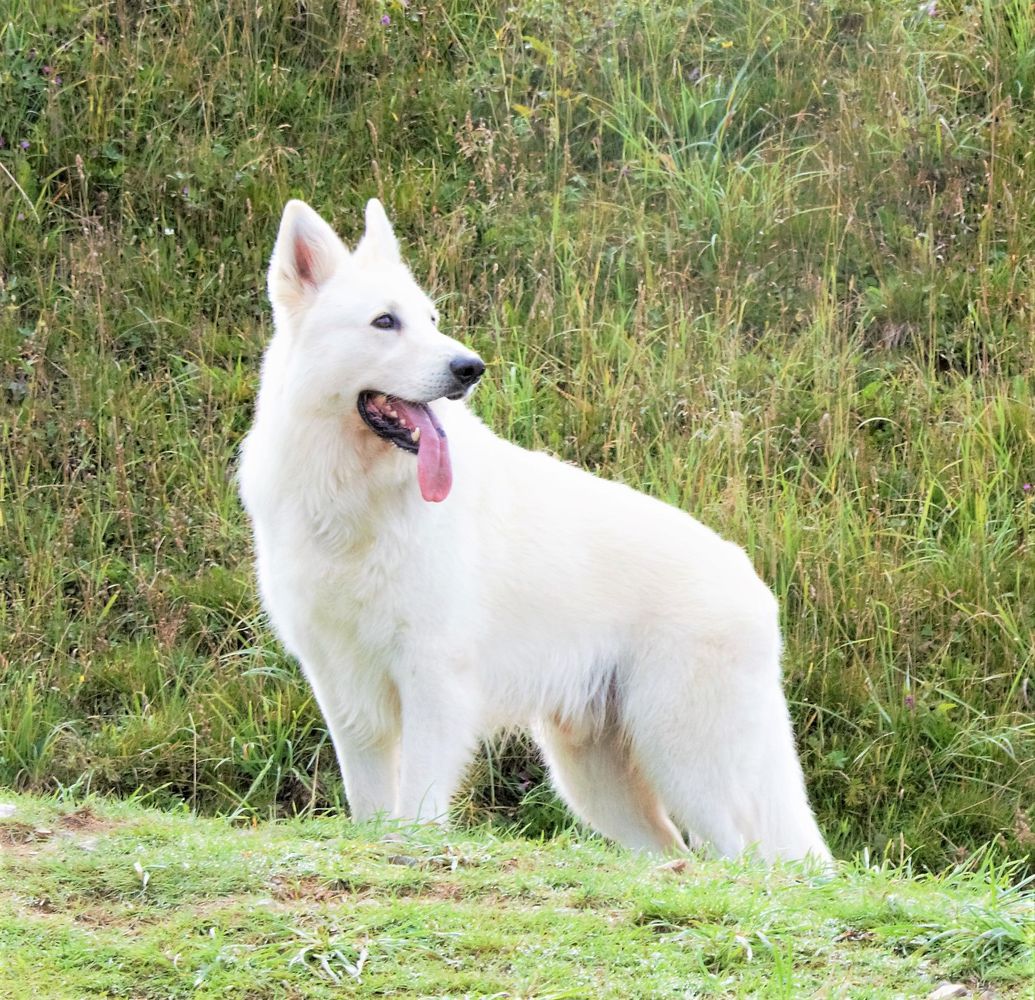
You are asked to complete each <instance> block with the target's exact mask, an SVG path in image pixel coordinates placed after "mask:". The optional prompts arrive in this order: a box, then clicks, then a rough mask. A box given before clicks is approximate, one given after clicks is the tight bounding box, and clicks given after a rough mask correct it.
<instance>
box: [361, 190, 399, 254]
mask: <svg viewBox="0 0 1035 1000" xmlns="http://www.w3.org/2000/svg"><path fill="white" fill-rule="evenodd" d="M366 224H367V228H366V231H365V232H364V233H363V238H362V239H361V240H360V241H359V243H358V244H357V245H356V250H355V254H356V256H358V257H363V256H369V257H373V258H376V259H378V260H388V261H392V262H398V261H401V260H402V257H401V256H400V254H399V241H398V240H397V239H396V238H395V231H394V230H393V229H392V224H391V223H390V222H389V221H388V216H387V215H385V209H384V206H383V205H382V204H381V202H379V201H378V200H377V199H376V198H371V199H370V201H368V202H367V210H366Z"/></svg>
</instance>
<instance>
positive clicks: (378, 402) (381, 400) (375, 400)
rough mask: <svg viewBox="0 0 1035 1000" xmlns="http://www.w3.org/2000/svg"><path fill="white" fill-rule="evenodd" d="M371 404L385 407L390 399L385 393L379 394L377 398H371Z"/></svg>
mask: <svg viewBox="0 0 1035 1000" xmlns="http://www.w3.org/2000/svg"><path fill="white" fill-rule="evenodd" d="M370 402H371V403H373V404H374V406H384V405H385V403H387V402H388V397H387V396H386V395H385V394H384V393H383V392H379V393H378V394H377V395H376V396H371V397H370Z"/></svg>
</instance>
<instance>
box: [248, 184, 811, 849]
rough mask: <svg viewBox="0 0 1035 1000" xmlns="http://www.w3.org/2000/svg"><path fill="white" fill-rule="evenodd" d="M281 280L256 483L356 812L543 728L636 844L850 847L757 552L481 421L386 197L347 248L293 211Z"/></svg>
mask: <svg viewBox="0 0 1035 1000" xmlns="http://www.w3.org/2000/svg"><path fill="white" fill-rule="evenodd" d="M269 295H270V300H271V302H272V304H273V315H274V320H275V329H276V332H275V334H274V336H273V339H272V340H271V341H270V344H269V347H268V349H267V351H266V356H265V360H264V362H263V367H262V383H261V388H260V392H259V398H258V407H257V413H256V416H255V423H254V426H253V427H252V430H251V432H250V433H249V435H248V437H247V439H246V441H245V443H244V447H243V457H242V463H241V471H240V486H241V495H242V497H243V499H244V503H245V505H246V507H247V510H248V513H249V515H250V516H251V520H252V523H253V526H254V530H255V545H256V550H257V553H258V577H259V584H260V588H261V591H262V597H263V600H264V603H265V606H266V608H267V610H268V611H269V614H270V617H271V618H272V620H273V624H274V626H275V628H276V630H277V633H278V634H279V636H280V637H281V639H282V640H283V642H284V644H285V645H286V646H287V648H288V649H289V650H290V651H291V652H292V653H293V654H294V655H295V656H297V657H298V659H299V660H300V661H301V664H302V667H303V669H304V670H305V673H306V676H307V677H308V679H309V681H310V682H311V684H312V686H313V690H314V692H315V694H316V698H317V701H318V702H319V705H320V708H321V710H322V712H323V714H324V717H325V718H326V720H327V726H328V728H329V730H330V733H331V737H332V739H333V741H334V747H335V750H336V751H337V755H338V761H339V763H340V765H341V769H342V773H343V775H344V779H345V790H346V794H347V795H348V800H349V805H350V807H351V811H352V815H353V816H354V817H355V818H357V819H364V818H369V817H372V816H375V815H377V814H385V815H388V816H392V817H396V818H399V819H405V820H418V819H421V820H428V819H431V820H437V819H442V818H444V817H445V816H446V814H447V811H448V808H449V803H450V797H451V796H452V795H453V793H454V791H455V790H456V788H457V785H458V784H459V782H460V780H461V778H462V777H463V774H464V769H465V768H466V766H467V764H468V763H469V761H470V759H471V757H472V755H473V753H474V751H475V749H476V747H477V745H478V743H479V741H480V740H482V739H483V738H485V737H487V736H489V735H490V734H491V733H492V732H493V731H495V730H498V729H499V728H501V727H514V726H530V727H531V728H532V729H533V732H534V734H535V738H536V740H537V741H538V743H539V745H540V746H541V747H542V750H543V752H544V754H545V756H546V760H547V763H548V765H549V768H550V773H551V775H552V778H553V781H554V783H555V784H556V786H557V789H558V790H559V791H560V793H561V795H562V796H563V797H564V799H565V800H566V801H567V802H568V804H569V805H570V806H571V808H572V809H573V810H574V811H575V812H576V813H577V814H578V815H579V816H580V817H582V818H583V819H584V820H585V821H586V822H587V823H589V824H591V825H592V826H594V827H596V829H598V830H599V831H600V832H601V833H603V834H604V835H605V836H607V837H611V838H613V839H614V840H616V841H619V842H621V843H622V844H626V845H628V846H630V847H632V848H636V849H641V850H648V851H658V852H666V851H672V850H682V849H684V847H685V844H684V840H683V835H682V832H686V833H688V834H689V835H690V837H691V839H692V840H693V841H696V840H698V839H701V840H704V841H707V842H709V843H710V844H711V845H712V846H713V847H714V848H715V849H716V850H717V851H718V852H719V853H720V854H723V855H737V854H740V853H741V852H742V851H744V850H746V849H749V848H753V849H755V850H757V852H758V853H759V855H760V856H761V857H763V858H765V859H775V858H805V857H806V856H809V855H812V856H813V857H815V858H816V859H817V860H822V861H826V860H828V859H829V857H830V855H829V852H828V851H827V847H826V845H825V844H824V842H823V838H822V836H821V835H820V833H819V830H818V829H817V827H816V823H815V820H814V819H813V816H812V813H811V811H810V809H809V805H808V801H807V798H806V795H805V788H804V782H803V779H802V772H801V767H800V765H799V762H798V758H797V755H796V753H795V749H794V741H793V737H792V734H791V727H790V722H789V718H788V714H787V706H786V702H785V700H784V696H783V693H782V690H781V684H780V666H779V654H780V635H779V630H778V626H777V607H776V602H775V600H774V599H773V596H772V595H771V594H770V592H769V590H768V589H767V588H766V587H765V585H764V584H763V583H762V582H761V581H760V580H759V578H758V576H757V575H756V574H755V572H754V570H753V569H752V566H751V563H750V562H749V561H748V559H747V557H746V556H745V554H744V553H743V551H741V549H739V548H738V547H737V546H735V545H732V544H730V543H729V542H726V541H723V540H722V539H721V538H720V537H719V536H718V535H716V534H715V533H714V532H713V531H711V530H710V529H708V528H706V527H704V526H703V525H701V524H699V523H698V522H697V521H695V520H693V519H692V518H691V517H689V516H688V515H687V514H684V513H683V512H681V511H679V510H676V509H675V508H673V507H670V506H668V505H666V504H664V503H661V502H660V501H658V500H654V499H652V498H650V497H647V496H644V495H643V494H640V493H637V492H635V491H634V490H632V489H629V488H628V487H626V486H622V485H619V484H617V483H612V482H606V481H604V480H601V479H598V478H596V477H594V476H592V475H590V474H588V473H586V472H583V471H581V470H579V469H576V468H573V467H572V466H569V465H565V464H564V463H562V462H559V461H557V460H556V459H553V458H551V457H549V456H548V455H544V454H540V453H534V452H529V451H525V450H524V449H522V448H519V447H517V446H515V445H512V444H509V443H508V442H506V441H503V440H501V439H500V438H498V437H496V436H495V435H494V434H493V433H492V432H491V431H490V430H489V429H488V428H487V427H485V426H484V425H483V424H482V423H481V422H480V421H479V420H478V419H477V418H476V417H475V416H473V415H472V414H471V413H470V411H469V410H468V409H467V407H466V406H465V405H464V403H463V401H462V400H463V398H464V396H465V395H466V394H467V393H468V392H469V391H470V390H471V388H472V387H473V386H474V384H475V383H476V382H477V381H478V379H479V377H480V376H481V374H482V372H483V371H484V369H485V366H484V365H483V364H482V361H481V360H480V359H479V358H478V356H477V355H475V354H473V353H472V352H471V351H470V350H468V349H467V348H465V347H464V346H463V345H462V344H460V343H458V342H457V341H455V340H452V339H451V338H449V337H447V336H446V335H445V334H444V333H441V332H440V331H439V330H438V328H437V320H438V315H437V310H436V309H435V306H434V303H432V302H431V300H430V299H429V298H428V296H427V295H426V294H425V293H424V292H423V291H421V289H420V288H419V287H418V286H417V284H416V283H415V281H414V280H413V277H412V276H411V274H410V272H409V270H408V269H407V268H406V266H405V264H403V262H402V260H401V258H400V255H399V245H398V243H397V242H396V238H395V235H394V233H393V232H392V227H391V225H390V223H389V222H388V219H387V217H386V216H385V213H384V210H383V208H382V207H381V204H380V202H378V201H376V200H374V201H371V202H369V204H368V205H367V209H366V232H365V234H364V236H363V239H362V240H361V241H360V242H359V245H358V246H357V247H356V249H355V251H353V252H351V253H350V252H349V251H348V249H346V247H345V246H344V245H343V244H342V242H341V241H340V240H339V239H338V237H337V236H336V235H335V233H334V232H333V230H332V229H331V228H330V227H329V226H328V225H327V223H326V222H324V221H323V219H321V218H320V216H319V215H317V214H316V212H314V211H313V210H312V209H311V208H309V206H307V205H306V204H304V203H303V202H300V201H292V202H289V203H288V205H287V207H286V208H285V210H284V216H283V219H282V221H281V225H280V233H279V235H278V237H277V243H276V247H275V249H274V251H273V258H272V261H271V263H270V270H269ZM681 831H682V832H681Z"/></svg>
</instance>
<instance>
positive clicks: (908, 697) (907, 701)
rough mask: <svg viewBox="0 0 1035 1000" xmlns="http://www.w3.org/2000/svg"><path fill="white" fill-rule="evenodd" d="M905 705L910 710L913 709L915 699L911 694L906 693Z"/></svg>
mask: <svg viewBox="0 0 1035 1000" xmlns="http://www.w3.org/2000/svg"><path fill="white" fill-rule="evenodd" d="M905 706H906V708H907V709H908V710H909V711H910V712H912V711H913V709H914V708H916V699H915V698H914V697H913V696H912V695H911V694H907V695H906V697H905Z"/></svg>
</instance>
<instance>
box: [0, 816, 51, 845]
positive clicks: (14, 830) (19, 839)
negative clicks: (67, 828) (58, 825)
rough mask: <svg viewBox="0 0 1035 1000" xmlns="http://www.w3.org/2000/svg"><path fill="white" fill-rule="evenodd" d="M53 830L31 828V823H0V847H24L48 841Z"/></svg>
mask: <svg viewBox="0 0 1035 1000" xmlns="http://www.w3.org/2000/svg"><path fill="white" fill-rule="evenodd" d="M53 835H54V831H53V830H48V829H44V828H43V827H36V826H33V825H32V824H31V823H20V822H18V821H17V820H15V821H14V822H11V823H0V847H24V846H25V845H26V844H38V843H41V842H42V841H45V840H49V839H50V838H51V837H52V836H53Z"/></svg>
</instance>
